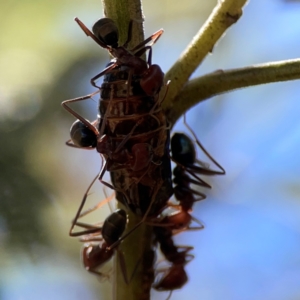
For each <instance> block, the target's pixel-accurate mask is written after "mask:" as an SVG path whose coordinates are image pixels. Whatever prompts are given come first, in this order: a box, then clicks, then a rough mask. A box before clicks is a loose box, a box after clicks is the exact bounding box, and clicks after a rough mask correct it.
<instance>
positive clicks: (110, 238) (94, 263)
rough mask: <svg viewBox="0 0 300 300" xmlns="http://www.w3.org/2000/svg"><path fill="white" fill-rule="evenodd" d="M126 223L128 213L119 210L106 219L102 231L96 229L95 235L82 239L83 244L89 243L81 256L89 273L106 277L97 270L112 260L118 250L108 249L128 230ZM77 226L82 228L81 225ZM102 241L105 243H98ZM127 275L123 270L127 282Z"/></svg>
mask: <svg viewBox="0 0 300 300" xmlns="http://www.w3.org/2000/svg"><path fill="white" fill-rule="evenodd" d="M126 223H127V215H126V212H125V211H124V210H123V209H118V210H116V211H115V212H113V213H112V214H111V215H109V216H108V217H107V218H106V219H105V221H104V223H103V225H102V228H101V229H99V228H98V227H95V232H94V233H92V234H91V233H89V234H87V235H84V236H83V237H82V238H81V239H80V241H82V242H87V244H85V245H84V246H83V249H82V254H81V255H82V260H83V265H84V267H85V269H86V270H87V271H88V272H91V273H94V274H97V275H99V276H100V277H102V276H105V275H103V273H101V272H99V271H98V270H97V269H98V268H101V266H102V265H103V264H104V263H106V262H107V261H109V260H110V259H111V258H112V256H113V254H114V252H115V250H116V249H110V250H108V248H107V247H108V246H109V245H111V244H113V243H114V242H115V241H117V240H118V239H119V238H120V236H121V235H122V234H123V232H124V230H125V228H126ZM76 225H78V226H80V223H77V224H76ZM102 240H104V242H103V243H102V244H99V243H98V242H99V241H102ZM95 242H97V243H95ZM125 274H126V272H125V270H123V275H124V278H125V281H126V282H127V281H128V280H127V275H125Z"/></svg>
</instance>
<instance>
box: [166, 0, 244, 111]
mask: <svg viewBox="0 0 300 300" xmlns="http://www.w3.org/2000/svg"><path fill="white" fill-rule="evenodd" d="M246 2H247V0H223V1H218V4H217V6H216V7H215V8H214V10H213V11H212V13H211V15H210V16H209V18H208V19H207V21H206V22H205V24H204V25H203V26H202V27H201V28H200V30H199V31H198V33H197V34H196V35H195V37H194V38H193V40H192V41H191V43H190V44H189V45H188V46H187V48H186V49H185V50H184V51H183V53H182V54H181V55H180V57H179V59H178V60H177V62H176V63H175V64H174V65H173V66H172V67H171V69H170V70H169V71H168V72H167V73H166V80H171V84H170V86H169V90H168V94H167V97H166V99H165V101H164V103H163V107H164V109H166V110H167V111H169V110H170V109H172V104H173V101H174V99H175V98H176V96H177V95H178V93H179V92H180V91H181V89H182V88H183V86H184V85H185V84H186V82H187V81H188V79H189V77H190V76H191V74H192V73H193V72H194V71H195V70H196V68H197V67H198V66H199V65H200V64H201V62H202V61H203V59H204V58H205V57H206V55H207V54H208V53H210V52H212V49H213V47H214V45H215V44H216V42H217V41H218V40H219V39H220V38H221V37H222V36H223V34H224V32H225V31H226V30H227V29H228V28H229V27H230V26H231V25H232V24H234V23H235V22H237V21H238V19H239V18H240V17H241V15H242V7H243V6H244V5H245V3H246Z"/></svg>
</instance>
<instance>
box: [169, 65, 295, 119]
mask: <svg viewBox="0 0 300 300" xmlns="http://www.w3.org/2000/svg"><path fill="white" fill-rule="evenodd" d="M295 79H300V59H291V60H285V61H278V62H272V63H264V64H259V65H255V66H251V67H245V68H240V69H231V70H217V71H215V72H212V73H209V74H206V75H204V76H201V77H198V78H195V79H192V80H190V81H189V82H188V83H187V84H186V86H185V87H184V88H183V89H182V91H181V92H180V93H179V94H178V96H177V97H176V98H175V99H174V100H173V102H172V107H168V108H166V111H167V114H168V119H169V120H170V122H171V123H172V124H174V123H175V122H176V121H177V120H178V118H179V117H180V116H181V115H182V114H183V112H185V111H187V110H188V109H190V108H191V107H192V106H194V105H196V104H197V103H199V102H201V101H204V100H207V99H209V98H211V97H213V96H216V95H218V94H221V93H225V92H228V91H232V90H235V89H239V88H244V87H249V86H254V85H259V84H266V83H271V82H279V81H287V80H295Z"/></svg>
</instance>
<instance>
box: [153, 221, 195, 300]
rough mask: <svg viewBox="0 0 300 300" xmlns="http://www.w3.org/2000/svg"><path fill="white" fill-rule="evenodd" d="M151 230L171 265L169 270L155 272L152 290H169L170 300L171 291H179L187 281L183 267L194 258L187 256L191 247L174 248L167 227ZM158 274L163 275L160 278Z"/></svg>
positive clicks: (170, 231) (169, 230)
mask: <svg viewBox="0 0 300 300" xmlns="http://www.w3.org/2000/svg"><path fill="white" fill-rule="evenodd" d="M153 230H154V233H155V237H156V240H157V242H159V244H160V250H161V252H162V254H163V255H164V256H165V258H166V259H167V260H168V261H169V262H170V263H171V266H170V267H169V268H167V269H162V270H158V271H157V279H156V282H155V283H154V284H153V288H154V289H156V290H158V291H168V290H169V291H170V295H169V296H168V299H170V297H171V294H172V291H173V290H175V289H180V288H181V287H182V286H183V285H184V284H185V283H186V282H187V280H188V277H187V274H186V272H185V270H184V266H185V265H186V264H187V263H189V262H190V261H191V260H192V259H193V258H194V256H193V255H192V254H189V252H190V251H191V250H192V249H193V247H190V246H175V245H174V242H173V239H172V236H173V233H172V230H171V229H170V228H168V227H154V229H153ZM159 273H162V274H163V275H162V276H160V278H159V276H158V274H159Z"/></svg>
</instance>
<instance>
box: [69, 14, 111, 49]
mask: <svg viewBox="0 0 300 300" xmlns="http://www.w3.org/2000/svg"><path fill="white" fill-rule="evenodd" d="M74 21H75V22H77V24H78V25H79V26H80V28H81V29H82V30H83V32H84V33H85V34H86V35H87V36H89V37H91V38H92V39H93V40H94V41H95V42H96V43H97V44H98V45H99V46H100V47H102V48H104V49H108V50H109V48H108V47H107V45H105V44H104V43H103V42H101V41H100V40H99V39H98V38H97V37H96V36H95V35H94V34H93V33H92V32H91V31H90V30H89V29H88V28H87V27H86V26H85V25H84V24H83V23H82V22H81V21H80V20H79V19H78V18H77V17H76V18H74Z"/></svg>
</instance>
